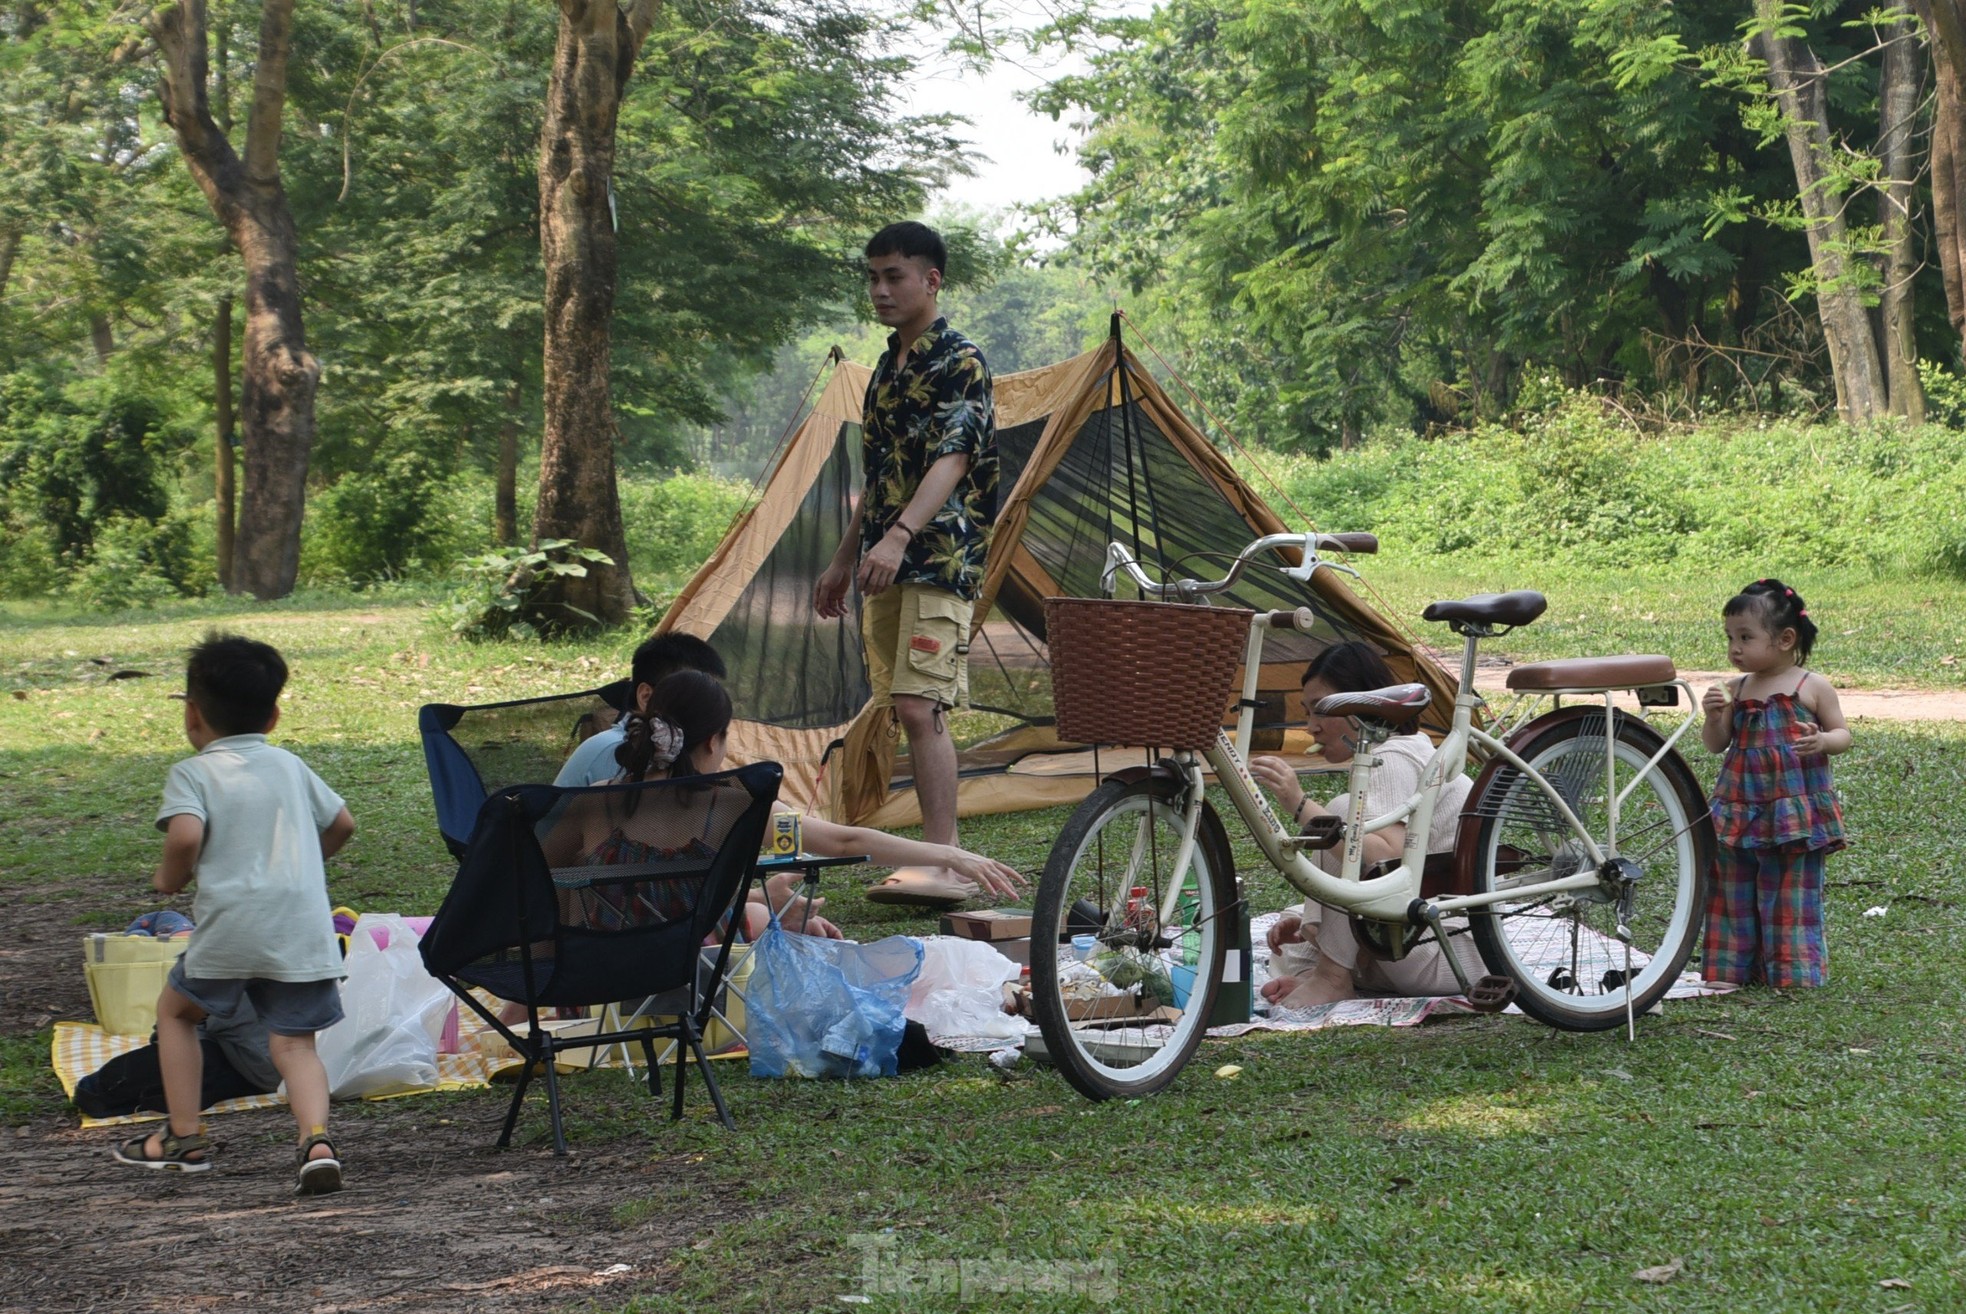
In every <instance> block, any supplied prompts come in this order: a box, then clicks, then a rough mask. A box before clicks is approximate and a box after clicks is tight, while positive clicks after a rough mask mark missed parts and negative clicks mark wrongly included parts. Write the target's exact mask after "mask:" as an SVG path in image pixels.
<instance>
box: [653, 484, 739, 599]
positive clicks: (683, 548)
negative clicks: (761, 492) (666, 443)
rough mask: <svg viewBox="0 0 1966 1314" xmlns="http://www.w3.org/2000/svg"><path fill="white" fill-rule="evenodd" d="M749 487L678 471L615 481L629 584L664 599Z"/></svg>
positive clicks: (692, 569) (715, 539)
mask: <svg viewBox="0 0 1966 1314" xmlns="http://www.w3.org/2000/svg"><path fill="white" fill-rule="evenodd" d="M750 493H751V486H750V485H749V484H747V483H745V482H743V481H742V480H737V479H723V478H719V477H718V476H716V475H710V474H694V473H681V474H672V475H668V476H666V477H662V478H654V479H651V478H648V477H646V476H640V477H636V476H629V477H626V478H624V479H623V480H622V481H621V521H622V526H623V528H624V529H626V530H627V537H628V566H629V569H630V570H632V571H633V572H634V576H635V587H636V588H638V589H640V590H641V591H642V592H643V593H645V594H648V595H649V596H650V597H651V598H658V599H666V598H670V597H673V596H675V594H676V591H677V590H678V589H680V588H682V586H683V585H684V584H685V583H687V582H688V581H689V577H690V576H691V575H693V574H695V573H696V569H697V567H699V566H701V565H702V564H703V563H704V561H705V560H707V559H708V558H709V556H710V554H711V552H713V551H715V550H716V547H717V544H718V543H719V542H720V541H721V540H722V539H723V536H724V531H725V530H726V529H728V528H730V522H731V519H732V517H734V516H735V515H736V514H737V513H738V512H739V511H740V510H742V509H743V507H744V504H745V501H746V500H747V499H748V498H749V496H750Z"/></svg>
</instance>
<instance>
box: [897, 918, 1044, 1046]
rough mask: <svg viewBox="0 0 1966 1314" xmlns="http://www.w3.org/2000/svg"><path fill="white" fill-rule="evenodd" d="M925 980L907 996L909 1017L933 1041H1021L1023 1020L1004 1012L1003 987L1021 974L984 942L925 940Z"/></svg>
mask: <svg viewBox="0 0 1966 1314" xmlns="http://www.w3.org/2000/svg"><path fill="white" fill-rule="evenodd" d="M922 950H923V953H922V974H921V975H920V976H918V977H916V978H915V984H914V987H913V988H912V989H911V990H910V991H909V992H908V1010H907V1012H908V1017H909V1018H910V1019H912V1020H913V1021H916V1022H919V1023H921V1024H922V1026H923V1027H924V1028H925V1029H926V1030H927V1031H928V1034H929V1035H931V1036H951V1037H957V1036H962V1037H968V1036H980V1037H985V1038H988V1039H992V1040H1022V1039H1023V1038H1024V1036H1025V1034H1026V1032H1027V1031H1028V1028H1027V1027H1026V1025H1025V1023H1024V1020H1023V1019H1022V1018H1017V1017H1012V1016H1011V1015H1010V1014H1008V1013H1006V1012H1004V1011H1003V987H1004V983H1005V982H1006V981H1014V980H1016V979H1017V978H1018V976H1020V975H1021V974H1022V971H1023V969H1022V968H1020V967H1019V966H1018V965H1017V964H1016V963H1013V962H1012V961H1010V959H1008V958H1006V957H1004V956H1003V955H1002V954H1000V953H998V952H997V951H996V950H995V949H993V948H991V947H990V945H989V944H988V943H987V942H985V941H982V940H964V939H961V938H960V937H957V936H952V935H934V936H925V937H923V939H922Z"/></svg>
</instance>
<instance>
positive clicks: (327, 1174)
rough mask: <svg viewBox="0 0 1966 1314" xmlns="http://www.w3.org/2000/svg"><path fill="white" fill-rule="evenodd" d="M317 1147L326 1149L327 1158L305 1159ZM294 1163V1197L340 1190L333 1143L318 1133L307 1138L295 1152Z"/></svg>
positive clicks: (339, 1168)
mask: <svg viewBox="0 0 1966 1314" xmlns="http://www.w3.org/2000/svg"><path fill="white" fill-rule="evenodd" d="M317 1145H325V1146H327V1147H328V1157H327V1158H325V1159H310V1158H308V1157H307V1154H308V1151H310V1150H312V1149H313V1148H314V1147H315V1146H317ZM295 1163H296V1168H295V1174H294V1194H295V1195H327V1194H328V1193H329V1192H331V1191H339V1190H340V1189H341V1160H340V1159H339V1158H337V1157H336V1155H335V1148H334V1142H333V1141H331V1140H329V1139H328V1138H327V1137H326V1136H323V1135H322V1134H321V1133H320V1132H315V1133H314V1134H313V1135H312V1136H310V1137H308V1138H307V1141H306V1143H305V1144H303V1145H302V1146H301V1147H300V1149H299V1150H297V1151H296V1152H295Z"/></svg>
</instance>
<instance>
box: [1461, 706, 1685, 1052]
mask: <svg viewBox="0 0 1966 1314" xmlns="http://www.w3.org/2000/svg"><path fill="white" fill-rule="evenodd" d="M1604 724H1605V722H1604V711H1603V709H1602V708H1590V707H1568V708H1563V709H1560V710H1558V711H1555V712H1551V713H1549V714H1548V715H1546V716H1542V717H1539V718H1537V719H1536V720H1534V721H1532V722H1530V723H1529V724H1528V725H1526V726H1524V727H1523V728H1522V729H1521V730H1520V731H1518V732H1517V733H1516V734H1515V735H1513V736H1511V737H1510V740H1509V747H1510V748H1511V749H1513V750H1514V751H1515V752H1516V754H1517V755H1518V756H1520V757H1521V758H1522V760H1523V761H1524V762H1526V763H1528V764H1529V765H1530V766H1532V767H1534V768H1536V770H1537V771H1538V773H1539V774H1541V775H1542V776H1543V777H1544V778H1545V779H1546V780H1548V781H1549V782H1550V783H1551V784H1552V785H1553V786H1554V787H1555V788H1556V789H1557V792H1558V793H1559V795H1560V796H1562V797H1563V799H1564V801H1565V802H1566V803H1567V804H1568V805H1569V806H1570V808H1571V810H1572V811H1573V812H1574V813H1576V815H1577V817H1578V820H1579V821H1581V822H1582V823H1583V825H1584V827H1585V829H1586V830H1587V831H1589V832H1590V834H1591V837H1592V839H1593V840H1595V841H1596V842H1597V844H1598V846H1599V848H1600V849H1601V850H1604V851H1605V852H1606V855H1607V856H1614V857H1622V858H1627V859H1630V860H1631V861H1633V862H1636V863H1637V864H1638V867H1639V871H1640V876H1639V881H1638V884H1637V885H1636V886H1635V887H1634V892H1633V901H1632V912H1631V917H1630V920H1629V923H1628V924H1629V926H1630V929H1631V933H1632V949H1633V953H1632V958H1631V961H1632V964H1633V971H1632V977H1633V987H1632V998H1631V1009H1632V1011H1633V1012H1634V1013H1643V1012H1645V1011H1646V1010H1647V1009H1649V1008H1651V1007H1652V1005H1653V1004H1655V1003H1657V1002H1658V1001H1659V1000H1660V999H1661V998H1662V997H1664V995H1665V993H1666V992H1667V991H1668V990H1669V989H1671V988H1672V985H1673V983H1674V982H1675V981H1676V980H1677V979H1678V977H1679V974H1680V971H1681V969H1683V968H1684V967H1685V965H1686V960H1687V958H1688V957H1689V956H1690V955H1691V953H1692V951H1693V948H1694V946H1695V945H1697V944H1698V943H1699V940H1700V927H1701V922H1702V920H1703V919H1704V918H1705V915H1706V890H1707V876H1708V872H1710V871H1711V870H1712V866H1713V860H1714V837H1713V819H1712V816H1711V815H1710V813H1709V811H1708V805H1707V799H1706V795H1705V792H1704V791H1703V790H1702V789H1701V788H1700V785H1699V782H1698V781H1697V780H1696V779H1695V778H1694V775H1693V772H1692V770H1691V769H1690V768H1689V767H1688V766H1687V765H1686V762H1685V760H1684V759H1683V758H1681V757H1680V755H1679V754H1678V753H1677V752H1669V753H1667V754H1666V755H1665V756H1664V757H1662V758H1660V760H1659V761H1658V763H1657V764H1656V765H1655V766H1653V767H1652V768H1651V769H1650V770H1643V769H1644V767H1645V764H1646V763H1647V762H1649V761H1651V760H1652V758H1653V757H1654V756H1655V755H1657V754H1658V753H1659V750H1660V749H1662V748H1663V747H1664V746H1665V740H1664V739H1663V738H1662V737H1661V736H1660V734H1659V733H1658V731H1656V730H1654V729H1653V728H1652V727H1651V726H1649V725H1647V724H1646V723H1645V722H1643V721H1641V720H1639V719H1637V718H1636V717H1632V716H1629V715H1627V714H1625V713H1623V712H1619V713H1617V714H1616V719H1615V722H1614V725H1615V735H1616V743H1615V748H1614V750H1613V752H1612V754H1611V756H1612V757H1613V758H1614V759H1615V761H1616V763H1617V767H1616V771H1617V774H1616V776H1615V777H1614V781H1615V784H1616V786H1617V788H1618V789H1619V790H1620V791H1625V790H1627V787H1629V791H1628V792H1627V793H1626V797H1625V800H1624V802H1623V803H1621V804H1620V807H1619V812H1620V825H1619V832H1620V834H1619V841H1618V848H1617V851H1616V852H1615V853H1613V852H1611V850H1610V846H1609V842H1608V839H1609V837H1608V836H1607V834H1606V833H1605V832H1606V830H1607V826H1606V821H1607V812H1606V809H1605V807H1604V799H1605V784H1606V774H1605V772H1606V767H1605V762H1606V756H1607V755H1606V744H1605V732H1604ZM1641 771H1643V774H1642V775H1641ZM1462 824H1463V826H1464V828H1465V827H1472V829H1473V832H1474V851H1473V858H1472V861H1473V864H1474V870H1473V873H1472V876H1473V883H1474V889H1475V891H1476V892H1477V893H1483V894H1486V893H1492V892H1494V891H1496V890H1498V889H1505V888H1507V886H1508V885H1509V884H1511V883H1522V882H1524V881H1526V880H1530V879H1536V878H1538V877H1539V876H1541V875H1542V874H1543V873H1545V872H1548V873H1551V874H1554V875H1567V874H1572V873H1574V872H1576V871H1577V870H1580V869H1581V868H1582V866H1584V865H1586V864H1587V863H1588V861H1589V858H1588V854H1587V851H1585V850H1584V849H1583V847H1582V845H1581V844H1580V843H1579V842H1578V841H1577V839H1576V837H1575V835H1574V833H1573V832H1572V831H1571V830H1570V828H1569V826H1568V825H1567V824H1566V823H1564V822H1563V821H1562V819H1561V817H1560V815H1559V814H1558V813H1557V811H1556V809H1555V808H1554V807H1552V806H1551V804H1550V802H1549V799H1548V797H1547V796H1546V795H1545V794H1544V793H1543V792H1542V790H1541V789H1540V788H1538V787H1537V786H1536V785H1535V783H1534V782H1532V781H1531V780H1529V779H1528V778H1527V777H1526V776H1524V775H1523V773H1522V772H1521V771H1519V770H1517V769H1516V768H1515V767H1514V766H1512V765H1510V764H1509V763H1508V762H1506V761H1504V760H1503V759H1501V758H1499V757H1498V758H1496V759H1494V760H1493V761H1491V762H1490V763H1489V765H1488V766H1487V768H1485V769H1484V770H1483V772H1482V774H1481V776H1480V778H1479V779H1478V780H1477V781H1476V782H1475V786H1474V789H1473V791H1472V792H1471V793H1470V795H1469V802H1468V810H1467V813H1466V814H1465V816H1464V819H1463V823H1462ZM1463 833H1464V835H1465V834H1466V831H1465V830H1464V832H1463ZM1494 908H1495V911H1488V912H1482V911H1476V912H1475V913H1474V914H1473V916H1472V917H1471V922H1472V924H1473V929H1474V937H1475V944H1476V946H1477V947H1478V948H1479V949H1480V951H1481V957H1482V961H1483V962H1485V963H1486V964H1487V965H1488V969H1489V970H1490V971H1492V972H1498V973H1502V974H1504V975H1506V976H1509V977H1512V978H1514V980H1515V983H1516V988H1517V996H1516V1002H1517V1003H1518V1004H1519V1005H1520V1006H1521V1008H1522V1010H1523V1012H1525V1013H1527V1014H1529V1015H1530V1016H1531V1017H1533V1018H1536V1019H1537V1020H1538V1021H1541V1022H1545V1023H1548V1024H1549V1025H1550V1026H1553V1027H1559V1028H1562V1029H1564V1030H1567V1031H1602V1030H1606V1029H1608V1028H1611V1027H1615V1026H1620V1025H1623V1023H1624V1021H1625V1016H1626V1012H1625V1010H1626V1003H1625V992H1624V988H1623V978H1624V971H1625V948H1624V946H1623V945H1622V944H1619V943H1618V942H1617V940H1616V938H1615V930H1616V925H1617V905H1616V901H1615V887H1614V886H1613V885H1612V884H1611V883H1610V882H1608V881H1607V882H1606V884H1605V885H1603V886H1600V887H1598V888H1596V889H1587V890H1582V891H1574V892H1572V893H1571V894H1568V895H1556V896H1546V897H1545V898H1543V899H1540V900H1533V901H1530V902H1528V903H1524V904H1521V905H1500V904H1498V905H1494Z"/></svg>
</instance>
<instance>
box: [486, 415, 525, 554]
mask: <svg viewBox="0 0 1966 1314" xmlns="http://www.w3.org/2000/svg"><path fill="white" fill-rule="evenodd" d="M519 396H520V393H519V385H518V384H516V383H514V384H513V385H512V386H511V387H510V388H509V389H507V390H506V393H505V419H504V420H502V421H501V422H500V423H499V426H498V487H497V491H496V492H495V493H494V495H493V502H492V535H493V537H494V538H496V539H497V540H498V542H499V544H500V545H501V546H505V547H510V546H511V545H512V544H514V543H517V542H518V541H519Z"/></svg>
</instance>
